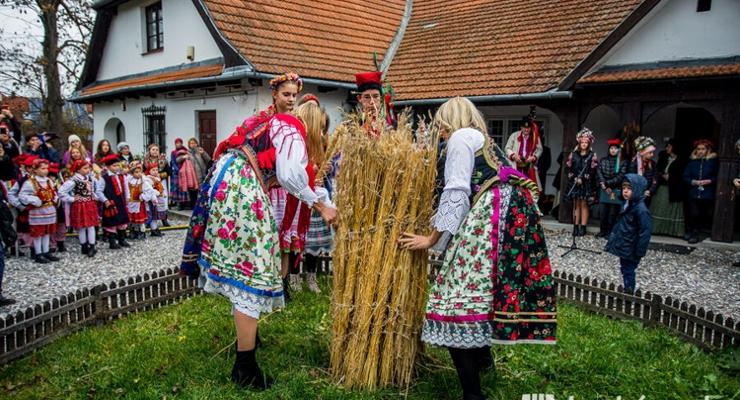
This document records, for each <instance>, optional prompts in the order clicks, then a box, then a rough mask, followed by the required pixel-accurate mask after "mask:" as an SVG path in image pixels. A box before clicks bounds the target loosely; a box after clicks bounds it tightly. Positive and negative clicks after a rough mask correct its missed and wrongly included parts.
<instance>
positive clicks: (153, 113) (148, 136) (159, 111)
mask: <svg viewBox="0 0 740 400" xmlns="http://www.w3.org/2000/svg"><path fill="white" fill-rule="evenodd" d="M166 112H167V107H165V106H161V107H157V106H155V105H154V104H152V105H151V107H147V108H142V109H141V114H142V115H143V116H144V148H147V147H149V145H150V144H152V143H155V144H157V145H159V148H160V151H161V152H163V153H164V151H165V150H166V147H165V144H166V143H167V140H166V139H167V130H166V129H165V124H164V117H165V113H166Z"/></svg>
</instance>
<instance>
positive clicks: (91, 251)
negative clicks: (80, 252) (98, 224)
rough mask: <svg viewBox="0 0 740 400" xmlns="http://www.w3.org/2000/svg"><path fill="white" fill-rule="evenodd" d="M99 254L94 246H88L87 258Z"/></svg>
mask: <svg viewBox="0 0 740 400" xmlns="http://www.w3.org/2000/svg"><path fill="white" fill-rule="evenodd" d="M96 254H98V251H97V250H95V245H94V244H88V245H87V256H88V257H95V255H96Z"/></svg>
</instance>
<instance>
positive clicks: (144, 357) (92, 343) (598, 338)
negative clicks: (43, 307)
mask: <svg viewBox="0 0 740 400" xmlns="http://www.w3.org/2000/svg"><path fill="white" fill-rule="evenodd" d="M324 283H326V282H324ZM324 288H326V285H324ZM328 310H329V297H328V295H326V294H322V295H318V296H317V295H313V294H309V293H300V294H297V295H296V296H295V300H294V301H293V302H292V303H290V305H289V306H288V308H287V309H286V310H284V311H282V312H278V313H275V314H272V315H269V316H266V317H265V318H264V319H263V321H262V323H261V325H260V336H261V337H262V340H263V347H262V348H261V350H260V351H259V352H258V359H259V360H260V362H261V365H262V367H263V369H264V370H265V371H267V372H268V373H270V374H271V375H272V376H274V377H276V378H277V384H276V385H275V386H274V387H273V388H272V389H271V390H269V391H266V392H262V393H252V392H248V391H243V390H239V389H237V388H236V387H234V386H233V385H232V384H231V383H230V381H229V372H230V370H231V365H232V363H233V359H234V351H233V347H232V342H233V337H234V334H233V323H232V319H231V317H230V305H229V304H228V302H227V301H226V300H225V299H222V298H218V297H214V296H209V295H206V296H198V297H195V298H192V299H189V300H187V301H184V302H183V303H181V304H179V305H177V306H171V307H167V308H164V309H161V310H157V311H152V312H146V313H142V314H138V315H134V316H128V317H125V318H123V319H122V320H119V321H116V322H114V323H112V324H110V325H108V326H104V327H100V328H88V329H85V330H83V331H81V332H79V333H77V334H74V335H71V336H69V337H66V338H63V339H60V340H58V341H56V342H54V343H52V344H50V345H48V346H46V347H45V348H44V349H42V350H41V351H39V352H37V353H35V354H32V355H29V356H27V357H25V358H23V359H21V360H18V361H16V362H13V363H10V364H8V365H5V366H2V367H0V397H3V398H14V399H37V398H49V399H62V398H63V399H68V398H69V399H89V398H102V399H108V398H127V399H164V398H168V399H170V398H181V399H244V398H255V399H392V398H404V397H406V396H407V397H408V398H413V399H457V398H460V397H461V392H460V389H459V385H458V382H457V376H456V374H455V371H454V369H453V368H452V364H451V361H450V359H449V356H448V355H447V353H446V351H444V350H441V349H437V348H433V349H430V351H429V357H428V360H427V361H426V362H425V363H423V364H424V365H423V366H422V367H421V368H420V370H419V377H418V379H417V382H416V384H415V385H414V386H412V387H409V388H407V389H388V390H383V391H377V392H358V391H355V392H350V391H346V390H344V389H342V388H341V387H339V386H337V385H336V384H335V383H333V381H332V379H331V377H330V376H329V375H328V373H327V369H328V362H329V361H328V360H329V354H328V351H327V348H328V342H329V331H330V318H329V315H328ZM559 311H560V315H559V327H558V344H557V345H556V346H531V345H530V346H526V345H522V346H515V347H495V348H494V350H495V354H496V362H497V372H496V374H488V375H485V376H484V378H483V385H484V388H485V391H486V392H487V394H488V395H489V397H490V398H492V399H506V400H509V399H511V400H514V399H515V400H519V399H521V397H522V394H525V393H551V394H554V395H556V396H557V397H556V398H558V399H565V398H567V396H571V395H572V396H574V399H576V400H581V399H589V400H590V399H616V398H617V396H619V395H621V396H622V399H623V400H633V399H634V400H637V399H638V398H640V396H641V395H645V396H646V397H645V398H646V399H648V400H651V399H661V400H662V399H703V398H704V396H705V395H711V396H722V397H717V399H719V398H722V399H740V380H739V379H738V377H737V375H733V373H732V372H727V371H726V370H724V369H721V368H720V367H719V365H720V364H721V363H722V360H723V358H722V357H720V355H717V354H705V353H703V352H701V351H700V350H698V349H697V348H695V347H694V346H691V345H689V344H686V343H684V342H682V341H681V340H679V339H677V338H675V337H673V336H671V335H670V334H668V333H667V332H666V331H664V330H660V329H645V328H643V327H642V326H641V325H640V324H638V323H634V322H623V321H614V320H610V319H607V318H605V317H602V316H598V315H594V314H591V313H588V312H584V311H581V310H580V309H578V308H576V307H574V306H571V305H567V304H563V305H561V307H560V310H559ZM735 374H736V372H735Z"/></svg>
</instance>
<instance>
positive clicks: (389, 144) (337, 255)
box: [327, 116, 436, 389]
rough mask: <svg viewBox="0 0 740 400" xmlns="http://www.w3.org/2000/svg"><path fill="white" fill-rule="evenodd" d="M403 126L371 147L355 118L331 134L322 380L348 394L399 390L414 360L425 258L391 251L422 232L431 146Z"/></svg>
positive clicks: (428, 215)
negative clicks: (404, 237)
mask: <svg viewBox="0 0 740 400" xmlns="http://www.w3.org/2000/svg"><path fill="white" fill-rule="evenodd" d="M406 121H407V118H406V117H405V116H402V117H401V118H400V120H399V124H398V125H399V128H398V130H395V131H394V130H387V129H384V130H385V132H383V133H382V134H381V135H380V136H379V137H370V136H368V135H367V134H366V133H365V131H364V130H363V128H362V126H361V124H359V122H358V121H357V119H356V118H353V119H351V120H350V122H348V123H347V124H345V125H344V128H338V129H344V131H343V132H342V133H341V136H340V137H341V139H340V140H341V146H338V148H339V150H341V155H342V156H341V157H342V159H341V167H340V168H339V171H338V175H337V194H336V197H335V200H336V203H337V206H338V209H339V210H340V220H339V225H338V227H337V235H336V249H335V251H334V254H333V264H334V265H333V268H334V289H333V295H332V315H333V326H332V342H331V349H330V350H331V371H332V374H333V375H334V376H335V377H336V378H337V379H338V380H339V381H340V383H342V384H343V385H344V386H346V387H348V388H363V389H375V388H379V387H386V386H399V387H403V386H408V385H409V384H410V383H411V380H412V378H413V372H414V363H415V361H416V358H417V355H418V354H419V353H420V351H421V343H420V339H419V338H420V331H421V326H422V322H423V312H424V304H425V299H426V277H427V254H426V252H408V251H402V250H400V249H399V248H398V245H397V244H396V243H397V240H398V238H399V237H400V235H401V233H402V232H404V231H412V232H424V231H427V230H428V227H429V220H430V218H431V213H432V210H431V204H432V196H433V188H434V178H435V174H436V171H435V168H434V160H435V157H436V146H434V145H430V144H429V143H427V144H420V143H416V142H414V139H413V135H412V132H411V127H410V126H409V125H408V124H407V123H406ZM338 138H339V137H338ZM330 147H331V144H330ZM327 154H331V153H329V152H327Z"/></svg>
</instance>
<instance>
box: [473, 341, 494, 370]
mask: <svg viewBox="0 0 740 400" xmlns="http://www.w3.org/2000/svg"><path fill="white" fill-rule="evenodd" d="M477 350H478V368H480V371H481V373H484V374H485V373H488V372H491V371H495V370H496V362H495V361H494V359H493V354H491V346H486V347H481V348H479V349H477Z"/></svg>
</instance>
